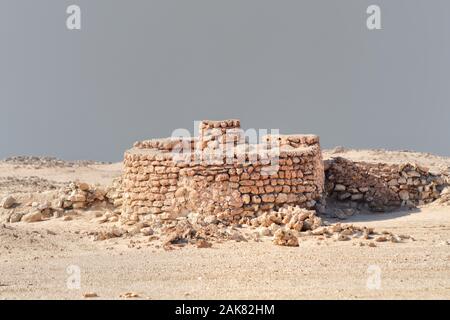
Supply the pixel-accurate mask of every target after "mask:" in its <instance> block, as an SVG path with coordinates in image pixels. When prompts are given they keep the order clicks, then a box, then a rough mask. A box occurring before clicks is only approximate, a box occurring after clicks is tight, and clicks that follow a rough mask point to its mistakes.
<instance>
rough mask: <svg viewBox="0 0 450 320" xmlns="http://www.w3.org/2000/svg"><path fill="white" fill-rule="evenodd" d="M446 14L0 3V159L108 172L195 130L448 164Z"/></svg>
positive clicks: (135, 2)
mask: <svg viewBox="0 0 450 320" xmlns="http://www.w3.org/2000/svg"><path fill="white" fill-rule="evenodd" d="M70 4H78V5H79V6H80V7H81V10H82V30H80V31H69V30H67V29H66V25H65V20H66V17H67V14H66V12H65V11H66V7H67V6H68V5H70ZM370 4H378V5H380V7H381V10H382V27H383V29H382V30H375V31H369V30H367V28H366V17H367V14H366V8H367V6H368V5H370ZM449 17H450V1H448V0H433V1H425V0H420V1H418V0H396V1H385V0H383V1H382V0H378V1H365V0H343V1H335V0H326V1H325V0H305V1H301V0H220V1H219V0H153V1H150V0H142V1H139V0H129V1H125V0H121V1H117V0H88V1H84V0H71V1H63V0H39V1H36V0H2V1H1V2H0V39H1V50H0V111H1V112H0V158H3V157H6V156H10V155H18V154H30V155H54V156H58V157H61V158H65V159H96V160H108V161H118V160H120V159H121V158H122V155H123V151H124V150H125V149H127V148H128V147H130V146H131V144H132V143H133V142H134V141H136V140H140V139H146V138H152V137H163V136H169V135H170V134H171V132H172V130H173V129H175V128H188V129H190V130H191V131H192V130H193V121H194V120H199V119H209V118H211V119H221V118H239V119H241V122H242V125H243V127H246V128H279V129H280V130H281V132H282V133H316V134H319V135H320V137H321V141H322V145H323V146H324V147H333V146H336V145H343V146H347V147H355V148H388V149H410V150H418V151H425V152H433V153H437V154H441V155H447V156H450V125H449V122H450V106H449V102H450V82H449V77H450V19H449Z"/></svg>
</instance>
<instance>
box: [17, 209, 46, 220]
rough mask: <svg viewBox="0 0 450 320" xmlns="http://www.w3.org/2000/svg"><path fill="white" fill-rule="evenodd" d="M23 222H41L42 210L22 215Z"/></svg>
mask: <svg viewBox="0 0 450 320" xmlns="http://www.w3.org/2000/svg"><path fill="white" fill-rule="evenodd" d="M22 221H23V222H28V223H30V222H39V221H42V213H41V211H39V210H37V211H33V212H31V213H28V214H26V215H24V216H23V217H22Z"/></svg>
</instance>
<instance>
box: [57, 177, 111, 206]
mask: <svg viewBox="0 0 450 320" xmlns="http://www.w3.org/2000/svg"><path fill="white" fill-rule="evenodd" d="M106 193H107V191H106V190H105V189H104V188H102V187H99V186H90V185H89V184H87V183H84V182H72V183H70V184H69V186H67V187H66V188H63V189H61V190H60V196H59V198H58V199H57V200H56V202H55V205H54V207H59V208H61V209H64V210H68V209H86V208H90V207H94V206H97V207H99V208H106V207H107V204H108V200H107V198H106Z"/></svg>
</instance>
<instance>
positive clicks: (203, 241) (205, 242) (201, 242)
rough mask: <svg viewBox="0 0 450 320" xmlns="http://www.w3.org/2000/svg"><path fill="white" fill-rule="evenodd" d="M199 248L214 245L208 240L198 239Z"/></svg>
mask: <svg viewBox="0 0 450 320" xmlns="http://www.w3.org/2000/svg"><path fill="white" fill-rule="evenodd" d="M196 245H197V248H211V247H212V243H211V242H208V241H206V240H203V239H200V240H198V241H197V243H196Z"/></svg>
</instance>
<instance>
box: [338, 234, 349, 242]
mask: <svg viewBox="0 0 450 320" xmlns="http://www.w3.org/2000/svg"><path fill="white" fill-rule="evenodd" d="M337 240H338V241H349V240H351V238H350V237H349V236H347V235H345V234H339V235H338V237H337Z"/></svg>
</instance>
